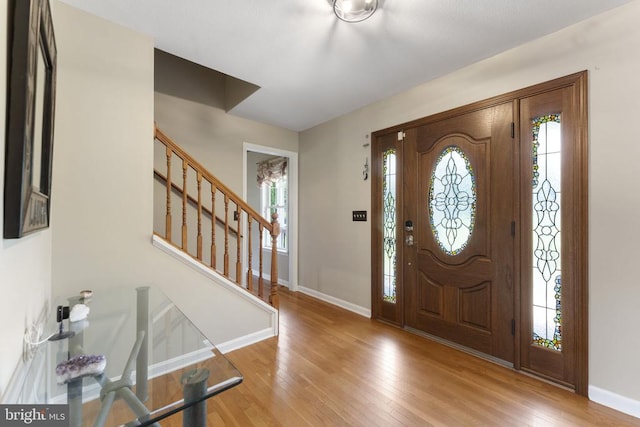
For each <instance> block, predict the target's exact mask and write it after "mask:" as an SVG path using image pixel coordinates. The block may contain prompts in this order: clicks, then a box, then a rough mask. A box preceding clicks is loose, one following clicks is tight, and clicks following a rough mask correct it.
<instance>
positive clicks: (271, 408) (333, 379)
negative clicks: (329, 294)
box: [162, 290, 640, 427]
mask: <svg viewBox="0 0 640 427" xmlns="http://www.w3.org/2000/svg"><path fill="white" fill-rule="evenodd" d="M227 357H228V358H229V359H230V360H231V361H232V362H233V363H234V364H235V365H236V366H237V367H238V369H239V370H240V371H241V372H242V373H243V375H244V382H243V383H242V384H240V385H239V386H237V387H235V388H233V389H231V390H228V391H226V392H224V393H222V394H220V395H218V396H216V397H214V398H212V399H209V401H208V426H296V427H297V426H471V425H472V426H614V425H615V426H640V419H638V418H634V417H631V416H627V415H624V414H622V413H619V412H616V411H614V410H612V409H609V408H606V407H604V406H601V405H599V404H596V403H594V402H591V401H589V400H588V399H586V398H583V397H580V396H576V395H575V394H573V393H572V392H569V391H567V390H564V389H561V388H558V387H556V386H554V385H550V384H547V383H544V382H542V381H539V380H537V379H533V378H530V377H528V376H526V375H524V374H521V373H518V372H515V371H513V370H511V369H508V368H505V367H502V366H499V365H496V364H493V363H491V362H487V361H484V360H482V359H479V358H476V357H473V356H470V355H468V354H465V353H462V352H460V351H458V350H455V349H452V348H449V347H446V346H443V345H441V344H438V343H435V342H433V341H430V340H428V339H425V338H422V337H419V336H416V335H412V334H410V333H408V332H405V331H401V330H399V329H396V328H393V327H390V326H387V325H384V324H381V323H379V322H376V321H372V320H369V319H366V318H363V317H361V316H358V315H356V314H353V313H350V312H348V311H345V310H342V309H340V308H336V307H333V306H331V305H329V304H326V303H323V302H321V301H318V300H316V299H314V298H311V297H308V296H305V295H302V294H299V293H290V292H288V291H286V290H283V291H282V292H281V296H280V336H279V337H278V338H273V339H269V340H266V341H263V342H260V343H258V344H254V345H252V346H249V347H245V348H243V349H240V350H237V351H234V352H231V353H228V354H227ZM162 425H163V426H174V425H175V426H181V425H182V421H181V418H180V417H179V416H174V417H172V418H170V419H168V420H166V421H165V422H163V423H162Z"/></svg>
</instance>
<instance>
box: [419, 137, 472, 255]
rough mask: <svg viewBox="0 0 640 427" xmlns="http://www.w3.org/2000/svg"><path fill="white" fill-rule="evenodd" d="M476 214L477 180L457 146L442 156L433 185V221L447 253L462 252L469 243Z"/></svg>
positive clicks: (432, 176) (445, 151)
mask: <svg viewBox="0 0 640 427" xmlns="http://www.w3.org/2000/svg"><path fill="white" fill-rule="evenodd" d="M475 217H476V179H475V176H474V174H473V168H472V167H471V163H470V162H469V159H468V158H467V156H466V155H465V153H464V152H463V151H462V149H460V147H457V146H455V145H452V146H449V147H447V148H445V149H444V150H443V152H442V153H441V154H440V156H438V159H437V160H436V163H435V166H434V168H433V174H432V175H431V185H430V186H429V220H430V223H431V231H432V232H433V237H434V238H435V240H436V242H438V245H439V246H440V249H442V251H443V252H444V253H446V254H447V255H450V256H455V255H458V254H459V253H460V252H461V251H462V250H463V249H464V248H465V246H467V243H469V239H471V235H472V233H473V227H474V224H475Z"/></svg>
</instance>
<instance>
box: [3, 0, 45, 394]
mask: <svg viewBox="0 0 640 427" xmlns="http://www.w3.org/2000/svg"><path fill="white" fill-rule="evenodd" d="M7 19H8V16H7V2H3V4H2V6H0V22H2V23H6V22H7ZM6 84H7V31H6V26H4V25H3V26H2V31H0V100H1V101H0V135H2V143H1V144H0V189H4V162H5V137H4V135H5V118H6V99H7V85H6ZM0 191H4V190H0ZM54 199H55V195H54ZM3 216H4V196H2V197H0V230H2V224H3V220H4V219H3ZM50 296H51V229H48V230H45V231H40V232H37V233H35V234H31V235H29V236H26V237H23V238H22V239H12V240H5V239H2V242H1V243H0V334H1V335H2V350H1V351H0V402H3V401H4V399H3V397H4V395H5V392H6V389H7V385H8V384H9V381H10V379H11V377H12V375H13V373H14V371H16V369H17V368H19V367H21V366H22V339H23V336H24V333H25V329H26V328H27V326H29V325H30V324H32V323H33V322H35V321H36V320H37V319H38V317H39V315H40V313H41V312H42V310H43V309H44V307H45V304H48V301H49V298H50Z"/></svg>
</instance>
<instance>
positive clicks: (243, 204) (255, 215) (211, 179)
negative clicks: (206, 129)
mask: <svg viewBox="0 0 640 427" xmlns="http://www.w3.org/2000/svg"><path fill="white" fill-rule="evenodd" d="M155 136H156V139H157V140H158V141H160V142H162V143H163V144H164V145H165V146H167V147H170V148H171V151H173V152H174V153H175V154H176V155H177V156H178V157H180V158H181V159H182V160H184V161H186V162H187V164H189V165H191V167H192V168H193V169H195V170H197V171H200V172H202V175H203V177H205V178H206V179H207V181H209V182H211V183H212V184H214V185H215V187H216V188H217V189H218V190H219V191H220V192H221V193H222V194H227V195H229V199H230V200H231V201H232V202H233V203H235V204H236V205H237V206H238V207H239V208H240V209H242V210H243V211H245V212H247V213H248V214H249V215H250V216H251V217H253V219H254V220H256V221H258V222H261V223H262V224H263V225H264V227H265V228H266V229H267V230H269V231H271V223H270V222H269V221H267V220H266V219H264V218H263V217H262V216H261V215H260V214H259V213H258V212H256V211H255V209H253V208H252V207H251V206H249V205H248V204H247V203H246V202H245V201H244V200H242V198H241V197H240V196H238V195H236V193H234V192H233V190H231V189H230V188H229V187H227V186H226V185H224V184H223V183H222V181H220V180H219V179H218V178H216V177H215V176H213V174H211V172H209V171H208V170H207V169H205V167H204V166H202V165H201V164H200V163H199V162H198V161H197V160H196V159H194V158H193V157H191V156H190V155H189V154H188V153H187V152H186V151H184V150H183V149H182V147H180V146H179V145H177V144H176V143H175V142H173V140H172V139H171V138H169V137H168V136H167V135H165V134H164V133H162V131H161V130H160V129H158V128H157V127H156V134H155Z"/></svg>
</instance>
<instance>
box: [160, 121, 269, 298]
mask: <svg viewBox="0 0 640 427" xmlns="http://www.w3.org/2000/svg"><path fill="white" fill-rule="evenodd" d="M154 137H155V140H157V141H159V142H160V143H162V144H163V145H164V146H165V149H166V159H167V163H166V168H167V175H166V176H164V175H163V174H162V173H161V172H159V171H157V170H154V176H155V177H156V178H157V179H159V180H161V181H163V182H164V184H165V188H166V201H165V208H166V213H165V235H164V236H161V235H160V234H159V233H156V234H158V235H160V237H163V238H164V239H166V240H167V241H168V242H169V243H171V244H172V245H174V246H176V247H178V248H179V249H180V250H182V251H184V252H186V253H187V254H189V255H190V256H192V257H194V258H195V259H197V260H198V261H199V262H203V252H204V251H203V247H202V245H203V237H204V236H203V235H202V228H203V227H202V213H203V212H204V213H206V214H208V215H209V218H210V219H211V221H212V226H211V248H210V252H209V254H210V257H211V258H210V259H211V260H210V264H209V265H208V266H209V267H210V268H212V269H214V270H216V271H217V272H218V273H220V274H223V275H224V276H225V277H227V278H228V279H232V277H230V268H229V259H230V252H229V243H230V240H229V235H230V234H233V235H234V236H235V244H236V253H235V257H236V268H235V282H236V283H237V284H238V285H241V283H242V274H243V266H242V260H241V258H242V252H241V249H242V244H241V241H242V239H243V236H242V234H240V233H239V231H240V228H241V224H242V222H241V221H243V220H242V218H244V216H243V212H244V214H246V215H247V216H246V218H247V225H248V230H249V233H251V227H252V224H253V222H255V223H257V226H258V230H259V235H260V239H258V248H259V253H260V265H259V270H258V272H259V275H258V296H259V297H261V298H268V301H269V303H270V304H271V305H272V306H274V307H276V308H278V280H277V278H278V251H277V238H278V235H279V234H280V224H279V223H278V215H277V214H276V213H273V214H272V215H271V222H269V221H268V220H267V219H265V218H263V217H262V216H261V215H260V214H259V213H258V212H257V211H256V210H255V209H253V208H252V207H251V206H249V204H247V203H246V202H245V201H244V200H242V198H241V197H240V196H238V195H237V194H235V193H234V192H233V191H232V190H231V189H230V188H229V187H227V186H226V185H225V184H224V183H222V182H221V181H220V180H219V179H218V178H216V177H215V176H214V175H213V174H212V173H211V172H209V171H208V170H207V169H205V168H204V166H202V165H201V164H200V163H199V162H198V161H197V160H195V159H194V158H193V157H191V156H190V155H189V154H188V153H187V152H186V151H184V150H183V149H182V147H180V146H179V145H177V144H176V143H175V142H174V141H173V140H172V139H171V138H169V137H168V136H167V135H165V134H164V133H163V132H162V131H161V130H160V129H158V128H157V127H156V128H155V135H154ZM174 156H175V157H177V158H178V159H179V160H180V163H181V165H180V166H181V169H182V171H181V172H182V173H181V177H180V178H181V180H182V187H180V186H179V185H178V184H177V183H174V182H173V179H172V174H171V171H172V159H173V157H174ZM189 169H192V170H193V171H194V172H195V174H196V179H197V190H196V191H197V198H194V197H193V196H191V195H190V194H189V190H188V189H187V185H188V179H187V177H188V175H189ZM202 181H206V182H208V183H209V184H210V185H211V209H209V208H207V207H205V206H203V198H202V189H203V185H202ZM191 191H193V190H191ZM207 191H208V190H207ZM173 192H177V193H179V194H180V196H181V197H180V198H181V201H182V203H181V206H180V207H181V209H182V211H181V219H182V221H181V238H177V236H176V238H177V239H179V244H177V243H175V242H174V237H173V236H172V222H173V221H172V215H173V213H172V209H173V208H172V203H171V194H172V193H173ZM218 193H221V194H222V200H221V201H223V202H224V207H223V208H218V209H221V210H222V209H224V218H220V217H218V216H217V215H216V212H217V211H216V209H217V208H216V198H217V196H216V195H217V194H218ZM231 204H233V205H234V207H235V209H233V207H232V209H233V210H232V212H233V214H234V215H233V218H229V207H230V205H231ZM187 205H190V206H192V207H194V208H195V209H196V214H197V239H196V251H195V253H190V252H189V250H190V249H189V245H188V243H189V233H188V228H189V221H187V218H188V215H187ZM218 206H219V205H218ZM192 212H193V211H192ZM231 221H233V222H234V223H235V224H234V225H235V227H236V228H235V229H234V228H233V227H231ZM213 224H219V225H220V226H221V227H222V234H223V236H221V237H220V238H221V239H224V240H223V244H222V245H220V246H219V245H218V244H217V243H216V239H217V238H218V236H217V233H216V227H215V225H213ZM192 226H193V224H192ZM265 231H266V232H267V233H269V235H270V236H271V286H270V289H269V293H268V295H265V294H264V290H263V270H262V236H263V232H265ZM248 243H249V255H248V266H247V269H246V272H247V273H246V274H247V289H248V290H249V291H251V292H253V267H252V262H253V258H252V256H251V250H252V246H251V245H252V244H253V242H252V239H251V234H250V235H249V240H248ZM192 244H193V242H192ZM219 248H224V256H223V265H222V266H221V268H222V270H219V269H218V268H219V267H218V265H217V262H216V258H217V251H218V250H219ZM191 250H193V249H191Z"/></svg>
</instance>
